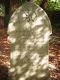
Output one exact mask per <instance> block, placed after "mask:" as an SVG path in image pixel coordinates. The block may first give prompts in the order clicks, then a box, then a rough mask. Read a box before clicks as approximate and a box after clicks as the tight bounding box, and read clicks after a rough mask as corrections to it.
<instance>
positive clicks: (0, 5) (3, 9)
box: [0, 4, 5, 16]
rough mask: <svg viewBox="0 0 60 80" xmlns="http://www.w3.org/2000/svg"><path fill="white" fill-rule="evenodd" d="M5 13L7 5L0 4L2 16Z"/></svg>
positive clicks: (0, 14)
mask: <svg viewBox="0 0 60 80" xmlns="http://www.w3.org/2000/svg"><path fill="white" fill-rule="evenodd" d="M4 15H5V7H4V5H2V4H0V16H4Z"/></svg>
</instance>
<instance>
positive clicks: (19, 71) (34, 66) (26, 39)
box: [8, 2, 52, 80]
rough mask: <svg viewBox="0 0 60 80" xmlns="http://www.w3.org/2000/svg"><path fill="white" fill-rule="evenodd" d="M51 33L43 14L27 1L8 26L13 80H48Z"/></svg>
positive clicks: (47, 19)
mask: <svg viewBox="0 0 60 80" xmlns="http://www.w3.org/2000/svg"><path fill="white" fill-rule="evenodd" d="M51 32H52V29H51V24H50V21H49V18H48V16H47V14H46V13H45V11H44V10H43V9H42V8H40V7H39V6H37V5H36V4H34V3H29V2H26V3H25V4H23V5H22V6H21V7H19V8H18V9H17V10H16V11H15V12H14V13H13V15H12V17H11V19H10V22H9V25H8V34H9V36H8V40H9V43H10V61H11V67H10V70H9V72H10V74H11V75H12V80H48V78H49V70H48V65H49V64H48V58H49V57H48V41H49V39H50V34H51Z"/></svg>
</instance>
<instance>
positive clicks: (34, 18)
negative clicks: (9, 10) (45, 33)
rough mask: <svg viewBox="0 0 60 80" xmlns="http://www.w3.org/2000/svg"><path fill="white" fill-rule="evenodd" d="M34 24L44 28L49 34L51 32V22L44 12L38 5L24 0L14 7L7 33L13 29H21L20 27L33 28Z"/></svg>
mask: <svg viewBox="0 0 60 80" xmlns="http://www.w3.org/2000/svg"><path fill="white" fill-rule="evenodd" d="M36 26H37V27H40V28H42V27H43V28H46V29H47V30H49V32H50V34H51V33H52V27H51V23H50V20H49V18H48V16H47V14H46V12H45V11H44V10H43V9H42V8H41V7H39V6H38V5H36V4H34V3H32V2H26V3H24V4H23V5H22V6H21V7H19V8H18V9H16V11H15V12H14V13H13V15H12V16H11V19H10V22H9V25H8V33H10V32H12V31H15V30H18V31H19V30H22V28H26V29H29V28H35V27H36Z"/></svg>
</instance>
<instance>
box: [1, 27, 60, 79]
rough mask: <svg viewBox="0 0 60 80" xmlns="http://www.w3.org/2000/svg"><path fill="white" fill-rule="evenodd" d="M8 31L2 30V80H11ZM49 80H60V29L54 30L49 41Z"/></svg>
mask: <svg viewBox="0 0 60 80" xmlns="http://www.w3.org/2000/svg"><path fill="white" fill-rule="evenodd" d="M7 36H8V35H7V31H6V29H0V80H9V77H8V76H9V75H8V68H9V66H10V61H9V44H8V41H7ZM49 70H50V79H49V80H60V29H59V28H57V29H54V30H53V33H52V35H51V40H50V41H49Z"/></svg>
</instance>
